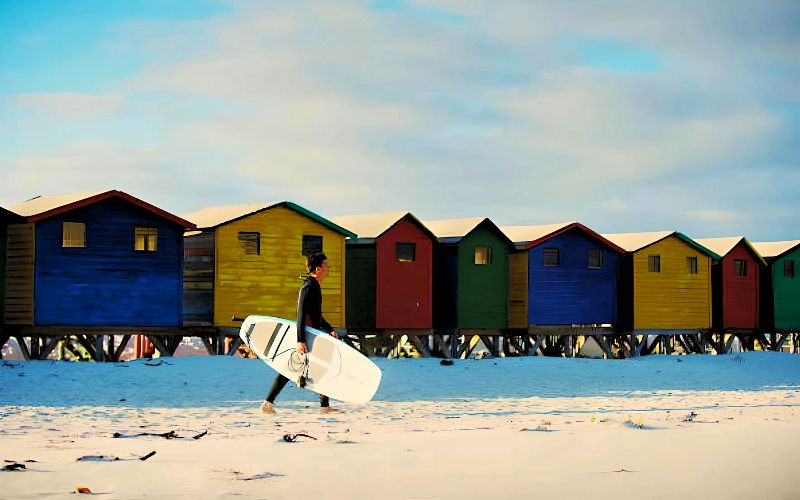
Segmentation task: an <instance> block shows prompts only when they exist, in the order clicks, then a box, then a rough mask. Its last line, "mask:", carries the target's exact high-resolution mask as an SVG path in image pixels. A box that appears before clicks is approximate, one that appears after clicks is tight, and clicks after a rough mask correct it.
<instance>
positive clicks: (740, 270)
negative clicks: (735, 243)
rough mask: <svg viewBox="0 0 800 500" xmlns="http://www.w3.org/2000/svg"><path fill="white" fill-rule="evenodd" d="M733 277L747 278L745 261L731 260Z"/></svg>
mask: <svg viewBox="0 0 800 500" xmlns="http://www.w3.org/2000/svg"><path fill="white" fill-rule="evenodd" d="M733 275H734V276H736V277H737V278H746V277H747V260H745V259H733Z"/></svg>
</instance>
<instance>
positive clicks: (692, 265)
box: [686, 257, 697, 274]
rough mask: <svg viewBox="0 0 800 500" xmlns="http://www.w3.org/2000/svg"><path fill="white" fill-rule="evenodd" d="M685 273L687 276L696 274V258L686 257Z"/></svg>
mask: <svg viewBox="0 0 800 500" xmlns="http://www.w3.org/2000/svg"><path fill="white" fill-rule="evenodd" d="M686 271H687V272H688V273H689V274H697V257H686Z"/></svg>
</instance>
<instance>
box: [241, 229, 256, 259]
mask: <svg viewBox="0 0 800 500" xmlns="http://www.w3.org/2000/svg"><path fill="white" fill-rule="evenodd" d="M239 244H240V245H241V247H242V250H244V254H245V255H261V233H252V232H250V233H239Z"/></svg>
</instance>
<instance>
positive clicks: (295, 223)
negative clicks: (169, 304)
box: [184, 201, 356, 327]
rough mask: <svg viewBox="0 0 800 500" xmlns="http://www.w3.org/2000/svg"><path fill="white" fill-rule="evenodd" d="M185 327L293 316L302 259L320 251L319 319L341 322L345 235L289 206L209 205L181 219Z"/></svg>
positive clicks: (340, 324) (307, 212) (286, 203)
mask: <svg viewBox="0 0 800 500" xmlns="http://www.w3.org/2000/svg"><path fill="white" fill-rule="evenodd" d="M184 217H185V218H186V220H189V221H191V222H194V223H195V224H196V225H197V229H198V230H197V231H191V232H187V233H186V235H185V237H184V240H185V241H184V243H185V244H184V324H195V325H197V324H213V325H214V326H216V327H238V326H239V325H238V324H237V323H234V322H233V321H232V320H231V317H232V316H234V315H235V316H241V317H244V316H247V315H249V314H262V315H268V316H278V317H283V318H289V319H294V317H295V314H296V308H297V293H298V290H299V289H300V285H301V284H302V281H301V279H302V277H303V275H304V274H305V259H306V256H307V255H311V254H313V253H317V252H323V253H325V255H326V256H327V257H328V263H329V266H330V269H331V271H330V274H329V275H328V278H327V280H325V282H324V283H323V285H322V294H323V301H322V307H323V309H322V314H323V316H324V317H325V319H327V320H328V322H329V323H330V324H331V325H333V326H334V327H343V326H344V322H345V317H344V314H345V313H344V311H345V304H344V300H345V293H344V288H345V283H344V275H345V274H344V273H345V269H344V266H345V258H344V257H345V249H344V248H345V243H344V241H345V238H346V237H350V238H355V237H356V235H355V234H353V233H351V232H350V231H348V230H346V229H344V228H342V227H340V226H338V225H336V224H334V223H333V222H331V221H329V220H328V219H325V218H324V217H321V216H319V215H317V214H315V213H313V212H311V211H310V210H307V209H305V208H303V207H301V206H300V205H297V204H295V203H292V202H290V201H282V202H276V203H262V204H254V205H227V206H217V207H209V208H205V209H202V210H198V211H196V212H193V213H190V214H186V215H185V216H184Z"/></svg>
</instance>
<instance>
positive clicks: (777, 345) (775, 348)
mask: <svg viewBox="0 0 800 500" xmlns="http://www.w3.org/2000/svg"><path fill="white" fill-rule="evenodd" d="M789 335H790V334H788V333H784V334H783V335H780V336H779V337H778V338H777V340H776V341H775V342H774V344H773V345H772V350H773V351H776V352H777V351H780V350H781V349H783V344H784V343H785V342H786V339H788V338H789Z"/></svg>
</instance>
